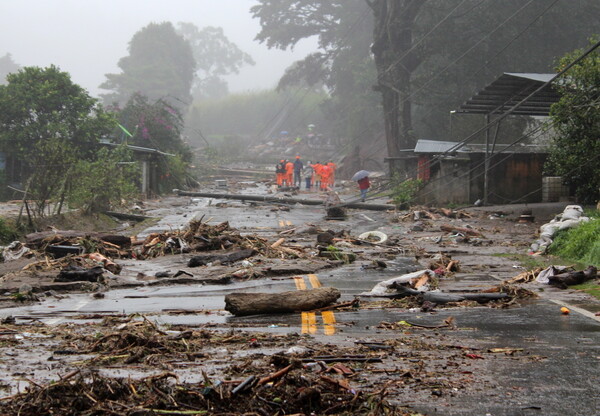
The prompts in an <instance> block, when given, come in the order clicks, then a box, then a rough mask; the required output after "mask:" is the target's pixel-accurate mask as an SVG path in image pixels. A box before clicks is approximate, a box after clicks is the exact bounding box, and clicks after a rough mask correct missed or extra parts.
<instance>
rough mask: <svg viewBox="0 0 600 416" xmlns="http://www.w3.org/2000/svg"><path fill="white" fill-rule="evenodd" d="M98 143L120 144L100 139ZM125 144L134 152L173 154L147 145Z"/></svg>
mask: <svg viewBox="0 0 600 416" xmlns="http://www.w3.org/2000/svg"><path fill="white" fill-rule="evenodd" d="M100 144H103V145H106V146H112V147H119V146H121V144H119V143H111V142H107V141H102V140H101V141H100ZM125 146H127V148H128V149H129V150H131V151H132V152H134V153H149V154H157V155H162V156H175V155H174V154H172V153H165V152H162V151H160V150H158V149H151V148H149V147H141V146H134V145H131V144H127V145H125Z"/></svg>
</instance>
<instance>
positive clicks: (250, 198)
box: [173, 189, 396, 211]
mask: <svg viewBox="0 0 600 416" xmlns="http://www.w3.org/2000/svg"><path fill="white" fill-rule="evenodd" d="M173 192H175V193H176V194H177V195H179V196H191V197H200V198H214V199H237V200H239V201H260V202H278V203H282V204H301V205H325V204H326V201H323V200H321V199H304V198H286V197H277V196H269V195H238V194H215V193H208V192H188V191H182V190H180V189H173ZM334 207H335V206H330V207H329V208H334ZM339 207H343V208H355V209H366V210H372V211H387V210H394V209H396V206H395V205H392V204H370V203H369V204H367V203H363V202H342V203H341V204H340V205H339Z"/></svg>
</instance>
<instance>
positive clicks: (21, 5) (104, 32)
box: [0, 0, 316, 96]
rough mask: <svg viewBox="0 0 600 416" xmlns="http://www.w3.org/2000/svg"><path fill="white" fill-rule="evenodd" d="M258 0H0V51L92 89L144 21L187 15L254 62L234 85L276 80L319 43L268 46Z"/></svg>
mask: <svg viewBox="0 0 600 416" xmlns="http://www.w3.org/2000/svg"><path fill="white" fill-rule="evenodd" d="M254 4H256V1H255V0H169V1H167V0H0V28H1V29H0V30H1V31H2V36H0V57H1V56H4V55H5V54H6V53H10V54H11V55H12V58H13V61H14V62H15V63H17V64H19V65H21V66H41V67H46V66H49V65H51V64H54V65H56V66H58V67H60V69H61V70H63V71H66V72H69V73H70V74H71V79H72V80H73V82H75V83H77V84H79V85H81V86H82V87H84V88H85V89H87V90H88V91H89V93H90V94H91V95H94V96H97V95H98V94H101V93H106V92H107V91H106V90H101V89H99V88H98V86H99V85H100V84H101V83H102V82H103V81H104V80H105V76H104V75H105V74H107V73H119V72H120V69H119V68H118V66H117V62H118V61H119V59H120V58H122V57H123V56H126V55H127V54H128V52H127V46H128V43H129V41H130V40H131V38H132V36H133V35H134V34H135V33H136V32H137V31H139V30H140V29H141V28H143V27H144V26H146V25H148V24H149V23H152V22H154V23H161V22H165V21H170V22H172V23H173V24H174V25H176V24H177V22H191V23H194V24H195V25H196V26H197V27H198V28H199V29H201V28H203V27H205V26H220V27H222V28H223V30H224V32H225V35H226V36H227V37H228V38H229V40H230V41H232V42H234V43H236V44H237V45H238V47H240V49H242V50H243V51H244V52H246V53H248V54H250V55H251V56H252V58H253V59H254V61H255V62H256V65H254V66H245V67H243V68H242V69H241V71H240V74H239V75H234V76H231V77H229V78H228V81H229V88H230V91H232V92H239V91H247V90H257V89H264V88H271V87H274V86H275V85H276V83H277V81H278V79H279V77H280V76H281V75H282V74H283V71H284V69H285V68H286V67H287V66H288V65H289V64H291V63H292V62H294V61H296V60H298V59H301V58H302V57H304V56H305V55H306V54H307V53H309V52H311V51H312V50H314V49H315V48H316V46H315V44H316V43H315V42H310V41H306V42H304V43H300V44H299V45H298V46H297V47H296V48H295V50H294V52H289V51H279V50H276V49H271V50H269V49H267V47H266V46H264V45H261V44H259V43H258V42H256V41H254V37H255V36H256V34H257V33H258V31H259V30H260V25H259V23H258V20H256V19H252V17H251V15H250V12H249V9H250V7H251V6H252V5H254Z"/></svg>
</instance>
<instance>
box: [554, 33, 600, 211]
mask: <svg viewBox="0 0 600 416" xmlns="http://www.w3.org/2000/svg"><path fill="white" fill-rule="evenodd" d="M593 44H595V45H596V48H597V49H595V50H594V51H593V52H591V53H590V54H589V55H588V56H586V57H585V58H583V59H582V60H580V61H579V62H577V63H575V65H574V66H573V67H572V68H570V69H569V70H568V72H566V73H565V75H564V76H563V77H562V80H561V81H559V82H558V83H557V87H558V89H559V91H560V93H561V98H560V101H559V102H557V103H556V104H554V105H553V106H552V109H551V113H550V115H551V117H552V121H553V126H554V128H555V130H556V136H555V138H554V141H553V144H552V151H551V154H550V158H549V160H548V163H547V165H546V170H547V171H548V173H549V174H552V175H557V176H562V177H563V180H564V181H565V182H566V183H567V184H568V185H570V186H571V187H572V189H573V190H574V191H575V195H576V196H577V199H578V200H579V201H581V202H582V203H586V204H595V203H596V202H598V201H599V200H600V169H598V163H600V139H599V138H600V88H599V86H600V48H599V45H600V44H599V43H598V40H597V39H596V40H593V41H592V42H591V45H593ZM582 54H583V50H582V49H579V50H576V51H574V52H571V53H568V54H566V55H565V56H564V57H563V58H562V59H561V60H560V62H559V64H558V67H557V68H556V69H557V70H558V71H560V70H562V69H564V68H566V66H567V65H570V64H571V63H574V62H575V61H576V59H577V58H579V57H580V56H581V55H582Z"/></svg>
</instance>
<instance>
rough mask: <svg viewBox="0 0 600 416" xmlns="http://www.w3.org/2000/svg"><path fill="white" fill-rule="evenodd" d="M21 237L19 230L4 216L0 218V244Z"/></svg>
mask: <svg viewBox="0 0 600 416" xmlns="http://www.w3.org/2000/svg"><path fill="white" fill-rule="evenodd" d="M18 238H19V232H18V231H17V230H16V229H15V228H14V227H13V225H11V224H9V223H8V222H7V221H6V220H5V219H4V218H0V244H8V243H10V242H12V241H15V240H17V239H18Z"/></svg>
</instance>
